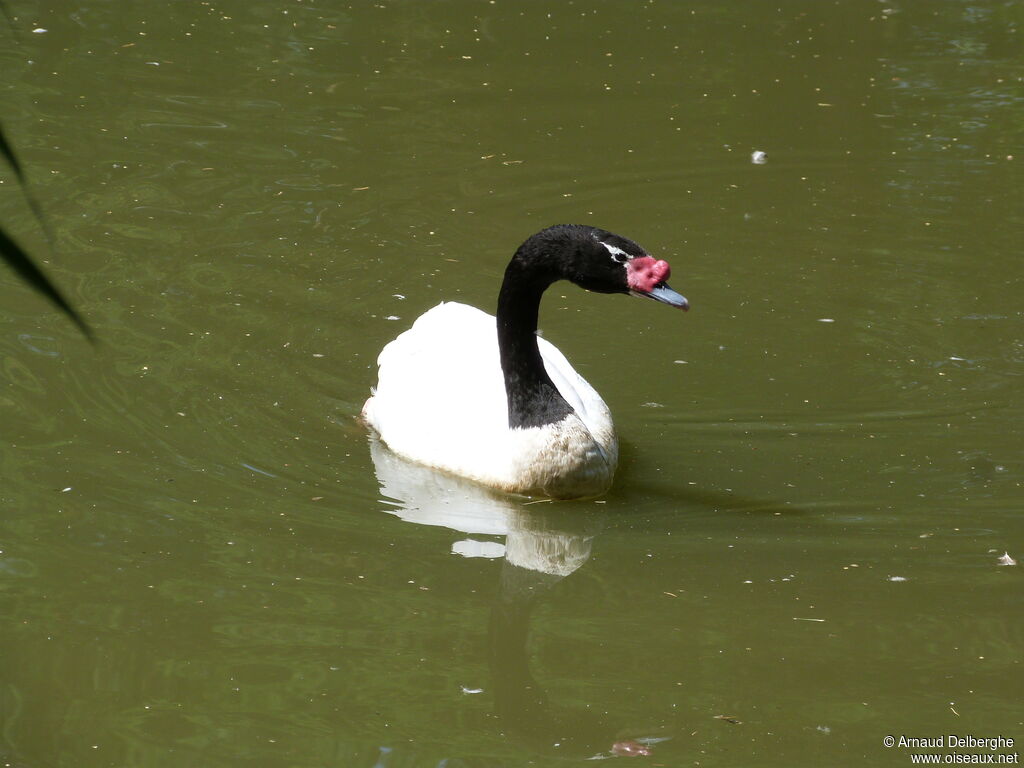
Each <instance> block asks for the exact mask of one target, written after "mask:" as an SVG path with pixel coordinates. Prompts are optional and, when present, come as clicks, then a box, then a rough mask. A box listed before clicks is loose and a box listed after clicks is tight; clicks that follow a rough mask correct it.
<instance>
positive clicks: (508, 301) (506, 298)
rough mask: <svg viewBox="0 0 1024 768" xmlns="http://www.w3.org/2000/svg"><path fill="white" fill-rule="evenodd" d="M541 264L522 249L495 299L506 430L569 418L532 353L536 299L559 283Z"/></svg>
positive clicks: (534, 348)
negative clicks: (505, 398)
mask: <svg viewBox="0 0 1024 768" xmlns="http://www.w3.org/2000/svg"><path fill="white" fill-rule="evenodd" d="M552 267H553V265H551V266H549V265H546V264H545V263H544V259H538V258H529V255H528V254H524V253H523V251H522V249H520V251H518V252H517V253H516V255H515V257H514V258H513V259H512V261H511V262H510V263H509V265H508V268H507V269H506V270H505V280H504V282H503V283H502V284H501V292H500V293H499V294H498V351H499V353H500V355H501V370H502V372H503V373H504V375H505V394H506V395H507V397H508V425H509V427H513V428H515V427H524V428H525V427H542V426H544V425H545V424H554V423H556V422H558V421H561V420H562V419H564V418H565V417H566V416H568V415H569V414H570V413H572V412H573V410H572V406H570V405H569V403H567V402H566V401H565V398H563V397H562V396H561V395H560V394H559V393H558V388H557V387H555V385H554V383H553V382H552V381H551V377H550V376H548V374H547V371H545V370H544V361H543V359H542V358H541V356H540V349H538V347H537V317H538V313H539V311H540V299H541V296H542V295H543V294H544V291H545V290H546V289H547V287H548V286H549V285H551V283H553V282H555V280H558V279H559V278H560V277H561V274H559V272H558V270H557V269H554V268H552Z"/></svg>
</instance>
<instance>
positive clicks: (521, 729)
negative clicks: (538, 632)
mask: <svg viewBox="0 0 1024 768" xmlns="http://www.w3.org/2000/svg"><path fill="white" fill-rule="evenodd" d="M370 455H371V457H372V458H373V464H374V469H375V470H376V473H377V480H378V481H379V482H380V492H381V494H382V495H383V496H384V497H386V499H385V500H386V503H388V504H389V505H393V506H391V508H389V509H387V510H386V511H387V512H388V513H390V514H393V515H397V516H398V517H400V518H401V519H402V520H405V521H406V522H410V523H419V524H421V525H436V526H442V527H445V528H450V529H453V530H456V531H460V532H462V533H465V534H469V537H467V538H464V539H462V540H460V541H457V542H455V543H454V544H453V545H452V551H453V552H454V553H456V554H459V555H463V556H465V557H488V558H501V557H504V563H503V564H502V571H501V582H500V588H499V590H498V596H497V599H496V600H495V603H494V607H493V609H492V611H491V619H490V627H489V634H488V655H489V661H490V668H491V680H492V686H493V693H494V702H495V708H496V710H497V713H498V716H499V718H500V720H501V724H502V728H503V730H505V731H506V732H509V731H511V732H514V733H516V734H517V735H518V736H520V738H522V740H524V741H526V742H527V743H529V744H530V746H531V747H532V748H534V749H536V750H538V751H548V750H552V751H555V752H557V753H558V754H560V755H563V756H567V757H568V756H574V755H575V756H593V755H595V753H597V754H598V755H605V756H608V755H613V754H614V755H646V754H650V750H649V749H648V747H647V746H645V745H644V743H642V742H646V743H648V744H649V743H652V742H654V741H659V740H660V739H649V740H648V739H643V740H633V739H618V738H615V735H614V734H615V731H616V728H615V727H614V726H613V725H612V724H611V723H610V722H608V721H607V720H606V719H605V718H601V717H597V716H593V715H592V714H591V713H590V712H589V710H588V711H583V712H580V711H573V712H565V713H564V714H563V713H558V712H553V711H552V710H551V707H550V705H549V703H548V701H547V696H546V694H545V693H544V690H543V689H542V688H541V687H540V686H539V685H538V684H537V682H536V681H535V680H534V679H533V676H532V675H531V673H530V668H529V654H528V650H527V648H528V644H527V641H528V637H529V630H530V616H531V613H532V611H533V608H534V606H535V605H536V604H537V602H538V600H539V598H540V597H541V596H542V595H543V594H544V593H545V592H547V590H548V589H550V588H551V587H553V586H554V585H555V584H557V583H558V582H559V581H561V580H562V579H564V578H565V577H566V576H568V575H569V574H571V573H573V572H574V571H576V570H577V569H579V568H580V567H581V566H582V565H583V564H584V563H585V562H586V561H587V560H588V559H589V558H590V550H591V545H592V543H593V541H594V538H595V537H596V536H597V534H598V533H599V532H600V531H601V528H603V526H604V515H603V513H601V512H597V511H595V508H594V507H591V508H589V509H583V508H582V507H581V506H580V505H579V504H575V503H568V504H566V503H562V504H557V503H543V504H532V505H531V504H524V503H523V501H522V500H521V499H517V498H516V497H510V496H505V495H501V494H497V493H495V492H492V491H489V490H488V489H486V488H484V487H482V486H480V485H477V484H475V483H472V482H470V481H467V480H463V479H461V478H458V477H453V476H449V475H445V474H442V473H440V472H437V471H435V470H432V469H429V468H427V467H424V466H421V465H418V464H413V463H411V462H407V461H405V460H404V459H401V458H400V457H398V456H396V455H395V454H393V453H392V452H391V451H389V450H388V449H387V448H386V447H385V446H383V445H382V444H381V443H380V442H379V441H378V440H377V439H375V438H373V437H371V438H370ZM496 536H504V537H505V542H504V544H501V543H499V542H496V541H493V540H488V539H485V538H483V537H496ZM474 537H476V538H474ZM553 745H557V747H555V746H553Z"/></svg>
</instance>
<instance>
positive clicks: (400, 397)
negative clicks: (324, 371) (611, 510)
mask: <svg viewBox="0 0 1024 768" xmlns="http://www.w3.org/2000/svg"><path fill="white" fill-rule="evenodd" d="M668 277H669V265H668V264H667V263H666V262H664V261H660V260H657V259H655V258H654V257H652V256H651V255H650V254H648V253H647V251H645V250H644V249H643V248H641V247H640V246H639V245H637V244H636V243H634V242H633V241H632V240H627V239H626V238H624V237H620V236H619V235H615V234H612V233H611V232H607V231H606V230H603V229H598V228H596V227H589V226H583V225H578V224H560V225H556V226H553V227H548V228H547V229H544V230H542V231H540V232H538V233H537V234H535V235H533V236H532V237H530V238H529V239H528V240H527V241H526V242H525V243H523V244H522V245H521V246H519V249H518V250H517V251H516V252H515V255H514V256H513V257H512V260H511V261H510V262H509V265H508V267H507V268H506V269H505V279H504V280H503V282H502V284H501V291H500V292H499V294H498V316H497V323H495V318H494V317H492V316H491V315H488V314H487V313H485V312H482V311H480V310H479V309H476V308H474V307H470V306H467V305H465V304H458V303H455V302H442V303H441V304H439V305H437V306H436V307H434V308H433V309H430V310H428V311H427V312H425V313H423V314H422V315H420V317H419V318H418V319H417V320H416V322H415V323H413V326H412V328H410V329H409V330H407V331H405V332H404V333H402V334H400V335H399V336H398V338H396V339H395V340H394V341H392V342H390V343H389V344H387V345H386V346H385V347H384V349H383V350H382V351H381V353H380V357H379V358H378V359H377V365H378V366H379V373H378V378H377V386H376V388H375V389H374V390H373V394H371V396H370V398H369V399H368V400H367V401H366V404H365V405H364V406H363V412H362V416H363V419H364V420H365V421H366V423H367V424H369V425H370V426H371V427H372V428H373V429H374V430H376V432H377V433H378V434H379V435H380V438H381V440H383V441H384V442H385V443H386V444H387V446H388V447H389V448H390V449H391V450H393V451H394V452H395V453H397V454H399V455H401V456H404V457H405V458H407V459H410V460H412V461H415V462H418V463H421V464H426V465H427V466H431V467H434V468H436V469H440V470H444V471H447V472H451V473H454V474H456V475H461V476H463V477H468V478H470V479H472V480H475V481H477V482H479V483H482V484H484V485H487V486H490V487H492V488H496V489H499V490H502V491H507V492H510V493H522V494H528V495H537V494H539V495H545V496H550V497H553V498H562V499H565V498H584V497H588V496H596V495H599V494H601V493H604V492H605V491H606V490H608V487H609V486H610V485H611V481H612V476H613V475H614V473H615V466H616V464H617V462H618V453H619V448H618V441H617V439H616V437H615V429H614V427H613V426H612V418H611V413H610V412H609V410H608V406H607V405H605V402H604V400H602V399H601V396H600V395H599V394H597V392H596V391H594V388H593V387H591V386H590V384H588V383H587V382H586V381H585V380H584V379H583V377H582V376H580V375H579V374H578V373H576V371H575V370H573V367H572V366H571V365H570V364H569V361H568V360H566V359H565V356H564V355H563V354H562V353H561V352H559V351H558V349H556V348H555V347H554V345H552V344H551V343H549V342H547V341H545V340H544V339H541V338H538V337H537V315H538V310H539V308H540V299H541V295H542V294H543V293H544V291H545V289H546V288H547V287H548V286H549V285H551V284H552V283H554V282H556V281H557V280H570V281H572V282H573V283H576V285H578V286H580V287H581V288H585V289H587V290H589V291H595V292H597V293H628V294H631V295H633V296H646V297H648V298H652V299H656V300H657V301H660V302H663V303H665V304H668V305H670V306H673V307H679V308H680V309H686V308H687V306H688V305H687V302H686V299H685V298H683V297H682V296H681V295H679V294H678V293H676V292H675V291H673V290H672V289H671V288H669V287H668V285H666V283H665V280H666V279H668Z"/></svg>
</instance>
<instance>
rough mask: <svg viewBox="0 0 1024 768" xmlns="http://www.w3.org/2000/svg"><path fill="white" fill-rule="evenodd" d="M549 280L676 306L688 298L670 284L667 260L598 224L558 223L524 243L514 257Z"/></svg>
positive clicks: (682, 306) (684, 304) (685, 306)
mask: <svg viewBox="0 0 1024 768" xmlns="http://www.w3.org/2000/svg"><path fill="white" fill-rule="evenodd" d="M516 261H518V262H519V263H520V264H521V265H522V266H527V265H529V269H530V271H532V272H534V273H535V274H538V276H539V277H540V278H541V279H543V280H546V281H547V282H548V283H549V284H550V283H552V282H554V281H555V280H561V279H565V280H571V281H572V282H574V283H576V285H578V286H580V287H581V288H586V289H587V290H588V291H594V292H596V293H628V294H631V295H633V296H645V297H647V298H651V299H655V300H656V301H660V302H663V303H665V304H668V305H670V306H673V307H678V308H680V309H687V308H688V307H689V304H688V303H687V301H686V299H685V298H684V297H683V296H681V295H680V294H678V293H676V292H675V291H673V290H672V289H671V288H669V287H668V284H667V283H666V282H665V281H666V280H668V277H669V274H670V272H671V270H670V269H669V266H668V262H665V261H661V260H658V259H655V258H654V257H653V256H651V255H650V254H649V253H647V251H645V250H644V249H643V248H641V247H640V246H639V245H637V244H636V243H634V242H633V241H632V240H629V239H627V238H625V237H621V236H619V235H616V234H614V233H612V232H608V231H607V230H604V229H599V228H597V227H589V226H585V225H580V224H558V225H555V226H553V227H548V228H547V229H544V230H541V231H540V232H538V233H537V234H536V235H534V236H533V237H531V238H530V239H529V240H527V241H526V242H525V243H523V244H522V245H521V246H520V248H519V250H518V251H517V252H516V256H515V258H514V259H513V262H516Z"/></svg>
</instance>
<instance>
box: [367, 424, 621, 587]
mask: <svg viewBox="0 0 1024 768" xmlns="http://www.w3.org/2000/svg"><path fill="white" fill-rule="evenodd" d="M370 456H371V457H372V458H373V466H374V469H375V470H376V472H377V480H378V481H379V482H380V492H381V494H382V495H384V496H385V497H387V499H388V501H387V502H386V503H388V504H389V505H393V506H392V507H391V508H390V509H387V510H386V511H387V512H389V513H390V514H393V515H396V516H398V517H400V518H402V519H403V520H405V521H406V522H408V523H419V524H420V525H437V526H442V527H444V528H451V529H452V530H455V531H461V532H462V533H467V534H470V536H471V537H472V536H504V537H505V543H504V544H501V543H498V542H496V541H489V540H481V539H478V538H477V539H475V538H467V539H463V540H461V541H457V542H455V543H454V544H453V545H452V551H453V552H454V553H455V554H458V555H463V556H464V557H490V558H498V557H504V558H505V559H506V560H507V561H508V562H510V563H512V564H514V565H517V566H519V567H521V568H526V569H527V570H531V571H537V572H538V573H546V574H551V575H555V576H558V577H564V576H568V575H569V574H570V573H572V572H573V571H575V570H576V569H577V568H579V567H580V566H581V565H583V563H585V562H586V561H587V558H589V557H590V545H591V543H592V542H593V540H594V536H596V535H597V533H598V532H599V531H600V529H601V527H602V525H603V521H602V520H601V519H600V518H599V517H598V516H597V515H595V514H594V513H593V512H590V511H588V512H586V513H584V514H580V510H579V509H578V508H577V509H576V510H575V514H572V515H565V518H566V520H572V521H573V527H571V528H565V527H564V526H561V528H560V527H554V526H549V525H544V524H541V525H538V524H537V521H539V520H542V519H544V518H541V517H540V516H539V515H537V514H536V513H535V512H533V511H532V510H536V509H537V507H541V506H550V505H548V504H547V503H544V504H537V505H532V506H526V505H524V504H523V503H522V502H521V501H520V502H518V503H517V500H516V498H515V497H512V496H506V495H501V494H499V493H496V492H493V491H490V490H488V489H487V488H484V487H482V486H480V485H477V484H476V483H473V482H470V481H468V480H463V479H462V478H460V477H454V476H451V475H445V474H442V473H440V472H437V471H436V470H433V469H430V468H428V467H424V466H422V465H420V464H414V463H412V462H408V461H405V460H404V459H402V458H400V457H399V456H396V455H395V454H394V453H392V452H391V451H389V450H388V449H387V448H386V447H385V446H384V445H383V444H382V443H381V442H380V441H379V440H377V439H376V438H374V437H371V438H370ZM570 509H571V508H570ZM544 517H545V518H546V517H548V516H547V515H545V516H544Z"/></svg>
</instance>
